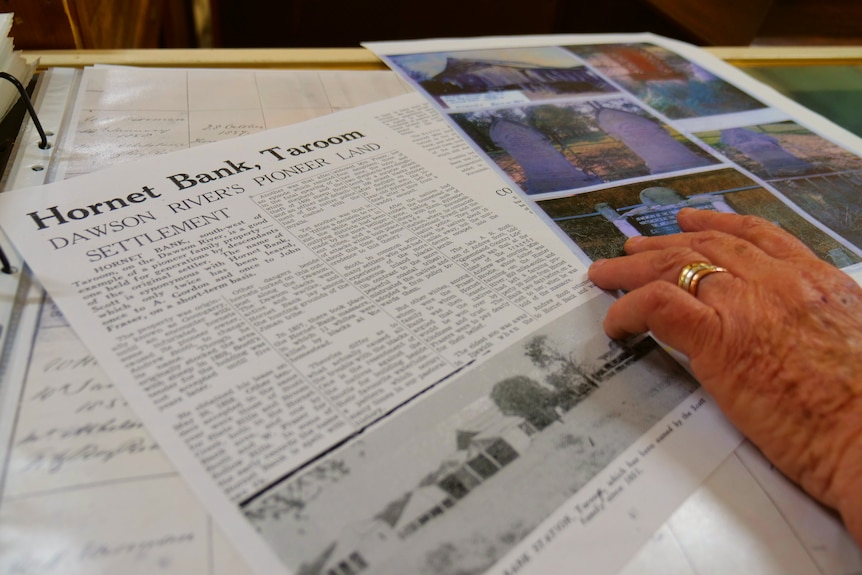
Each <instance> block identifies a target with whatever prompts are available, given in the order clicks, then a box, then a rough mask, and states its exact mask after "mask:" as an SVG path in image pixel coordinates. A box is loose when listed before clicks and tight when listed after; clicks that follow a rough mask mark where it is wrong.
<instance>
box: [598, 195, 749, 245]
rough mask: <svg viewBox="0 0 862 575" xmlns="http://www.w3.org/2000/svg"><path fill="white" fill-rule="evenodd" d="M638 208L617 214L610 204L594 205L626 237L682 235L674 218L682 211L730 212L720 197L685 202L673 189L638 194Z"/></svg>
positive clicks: (686, 200)
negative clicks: (639, 203)
mask: <svg viewBox="0 0 862 575" xmlns="http://www.w3.org/2000/svg"><path fill="white" fill-rule="evenodd" d="M639 197H640V200H641V205H640V206H638V207H636V208H634V209H631V210H628V211H626V212H625V213H620V212H618V211H617V210H615V209H613V208H612V207H611V206H610V205H609V204H607V203H605V202H602V203H598V204H596V206H595V207H596V211H597V212H599V213H600V214H601V215H603V216H604V217H605V218H606V219H607V220H609V221H610V222H612V223H613V224H614V225H615V226H616V227H617V229H619V230H620V231H621V232H623V233H624V234H625V235H626V236H627V237H630V238H631V237H634V236H663V235H667V234H675V233H678V232H680V231H682V230H681V229H680V228H679V224H677V223H676V215H677V213H678V212H679V211H680V210H681V209H682V208H696V209H699V210H712V211H716V212H731V213H733V209H732V208H731V207H730V206H729V205H727V202H725V201H724V198H723V196H721V195H720V194H699V195H696V196H690V197H688V198H686V197H685V196H683V195H682V194H680V193H679V192H677V191H676V190H674V189H672V188H665V187H660V186H654V187H651V188H645V189H643V190H641V192H640V194H639Z"/></svg>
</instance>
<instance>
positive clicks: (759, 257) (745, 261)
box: [625, 230, 775, 278]
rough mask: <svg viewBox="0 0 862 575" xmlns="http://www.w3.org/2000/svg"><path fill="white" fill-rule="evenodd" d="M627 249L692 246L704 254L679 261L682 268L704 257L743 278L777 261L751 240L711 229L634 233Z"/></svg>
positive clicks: (633, 252)
mask: <svg viewBox="0 0 862 575" xmlns="http://www.w3.org/2000/svg"><path fill="white" fill-rule="evenodd" d="M625 250H626V252H627V253H628V254H631V255H637V254H650V253H659V252H662V251H667V250H675V251H679V250H689V251H691V252H692V253H697V254H701V258H700V259H699V260H689V261H678V262H677V263H678V264H679V268H678V269H679V270H681V269H682V267H683V266H684V265H686V264H689V263H692V262H695V261H705V262H707V263H711V264H715V265H717V266H721V267H724V268H727V269H729V270H731V271H732V272H734V274H735V275H737V276H739V277H743V278H754V277H758V276H760V275H762V274H763V272H764V270H766V269H769V266H770V265H771V264H774V262H775V258H773V257H772V256H770V255H768V254H767V253H766V252H764V251H763V250H761V249H760V248H758V247H757V246H755V245H754V244H752V243H751V242H748V241H746V240H743V239H741V238H738V237H736V236H732V235H730V234H727V233H724V232H719V231H712V230H708V231H702V232H687V233H682V234H671V235H667V236H654V237H644V236H640V237H635V238H631V239H630V240H628V241H627V242H626V244H625ZM657 257H662V256H657Z"/></svg>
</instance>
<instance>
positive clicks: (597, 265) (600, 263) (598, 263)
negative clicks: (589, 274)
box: [590, 258, 608, 270]
mask: <svg viewBox="0 0 862 575" xmlns="http://www.w3.org/2000/svg"><path fill="white" fill-rule="evenodd" d="M607 261H608V260H607V259H605V258H602V259H600V260H596V261H594V262H593V263H591V264H590V269H592V270H597V269H599V268H600V267H602V266H603V265H605V263H607Z"/></svg>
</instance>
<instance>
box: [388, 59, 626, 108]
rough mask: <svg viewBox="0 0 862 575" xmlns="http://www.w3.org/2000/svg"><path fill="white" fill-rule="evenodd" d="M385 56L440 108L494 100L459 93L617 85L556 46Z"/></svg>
mask: <svg viewBox="0 0 862 575" xmlns="http://www.w3.org/2000/svg"><path fill="white" fill-rule="evenodd" d="M391 60H392V62H393V64H395V65H396V66H398V67H399V68H401V69H402V70H404V72H405V73H406V74H407V75H408V76H409V77H410V78H411V79H412V80H414V81H415V82H416V83H418V84H419V85H420V86H421V87H422V88H423V89H424V90H425V91H426V92H427V93H428V94H429V95H431V96H432V97H433V98H434V99H435V100H436V101H437V103H438V104H440V105H441V106H442V107H444V108H449V107H453V104H457V105H456V106H454V107H466V106H470V104H475V105H476V106H479V105H487V104H488V103H489V102H490V103H494V100H493V99H488V98H464V97H463V96H465V95H482V94H492V93H501V92H510V93H513V96H512V97H513V98H514V99H516V100H519V101H522V102H527V101H535V100H543V99H547V98H558V97H560V96H566V95H582V96H583V95H595V94H603V93H608V92H616V91H617V90H616V88H614V87H613V86H612V85H611V84H609V83H608V82H607V81H606V80H605V79H603V78H602V77H600V76H599V75H598V74H596V73H595V72H594V71H592V70H590V69H589V68H587V67H586V66H584V65H583V63H582V62H580V61H579V60H577V59H576V58H574V57H573V56H572V55H571V54H570V53H569V52H567V51H566V50H563V49H561V48H559V47H556V46H551V47H538V48H518V49H501V50H470V51H462V52H437V53H429V54H406V55H402V56H392V57H391ZM518 96H521V97H520V98H518Z"/></svg>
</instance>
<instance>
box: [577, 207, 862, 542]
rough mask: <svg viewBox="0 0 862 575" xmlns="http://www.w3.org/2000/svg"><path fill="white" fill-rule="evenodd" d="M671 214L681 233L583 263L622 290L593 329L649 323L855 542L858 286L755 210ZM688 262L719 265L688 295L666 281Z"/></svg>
mask: <svg viewBox="0 0 862 575" xmlns="http://www.w3.org/2000/svg"><path fill="white" fill-rule="evenodd" d="M678 221H679V224H680V227H681V229H682V230H684V233H681V234H674V235H669V236H659V237H638V238H632V239H630V240H629V241H628V242H627V243H626V246H625V249H626V253H627V254H628V255H626V256H623V257H620V258H614V259H611V260H601V261H597V262H595V263H594V264H593V265H592V266H591V267H590V277H591V278H592V280H593V281H594V282H595V283H596V284H597V285H599V286H600V287H603V288H606V289H611V290H617V289H620V290H624V291H626V292H627V293H626V294H625V295H623V296H622V297H621V298H620V299H618V300H617V301H616V302H614V304H613V305H612V306H611V308H610V310H609V311H608V315H607V317H606V319H605V331H606V332H607V334H608V335H609V336H610V337H612V338H615V339H622V338H625V337H627V336H630V335H633V334H638V333H644V332H646V331H650V332H652V334H653V335H654V336H655V337H656V338H658V339H659V340H660V341H662V342H663V343H665V344H667V345H669V346H671V347H673V348H674V349H676V350H678V351H680V352H682V353H684V354H685V355H686V356H688V359H689V361H690V366H691V370H692V372H693V373H694V375H695V376H696V377H697V379H698V380H699V381H700V382H701V385H703V387H704V389H706V391H708V392H709V393H710V394H711V395H712V396H713V398H714V399H715V401H716V403H717V404H718V406H719V407H720V408H721V409H722V411H723V412H724V413H725V415H726V416H727V417H728V418H729V419H730V421H731V422H732V423H733V424H734V425H736V426H737V428H738V429H739V430H740V431H741V432H742V433H744V434H745V435H746V436H747V437H748V438H749V439H750V440H751V441H752V442H753V443H754V444H755V445H757V446H758V447H759V448H760V450H761V451H762V452H763V454H764V455H765V456H766V457H767V458H768V459H769V460H770V461H772V463H773V464H774V465H775V466H776V467H777V468H779V469H780V470H781V471H783V472H784V473H785V474H786V475H787V476H788V477H790V478H791V479H792V480H794V481H796V482H797V483H799V484H800V486H802V488H803V489H805V490H806V491H808V493H809V494H811V495H812V496H813V497H815V498H817V499H819V500H820V501H822V502H823V503H825V504H827V505H830V506H832V507H834V508H836V509H837V510H838V511H840V512H841V514H842V516H843V518H844V521H845V523H846V524H847V526H848V528H849V529H850V532H851V533H852V534H853V536H854V538H855V539H856V541H857V542H858V543H859V544H860V545H862V288H860V287H859V286H858V285H857V284H856V282H854V281H853V279H852V278H850V277H849V276H848V275H846V274H844V273H843V272H841V271H840V270H838V269H836V268H835V267H833V266H831V265H830V264H828V263H826V262H824V261H822V260H820V259H819V258H818V257H817V256H815V255H814V254H813V253H812V252H811V251H810V250H809V249H808V248H807V247H806V246H805V245H804V244H802V242H801V241H799V240H798V239H796V238H795V237H793V236H792V235H790V234H788V233H786V232H784V231H783V230H781V229H780V228H778V227H776V226H774V225H772V224H770V223H768V222H766V221H765V220H762V219H759V218H755V217H753V216H737V215H734V214H723V213H717V212H709V211H699V210H692V209H686V210H682V211H681V212H680V213H679V218H678ZM696 261H705V262H709V263H712V264H715V265H719V266H722V267H724V268H727V269H728V270H729V272H730V273H713V274H710V275H708V276H706V277H704V278H703V279H702V280H701V282H700V284H699V286H698V291H697V297H695V296H693V295H691V294H689V293H688V292H686V291H684V290H682V289H680V288H678V287H677V286H676V283H677V278H678V276H679V273H680V271H681V270H682V268H683V266H685V265H686V264H688V263H691V262H696Z"/></svg>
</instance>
